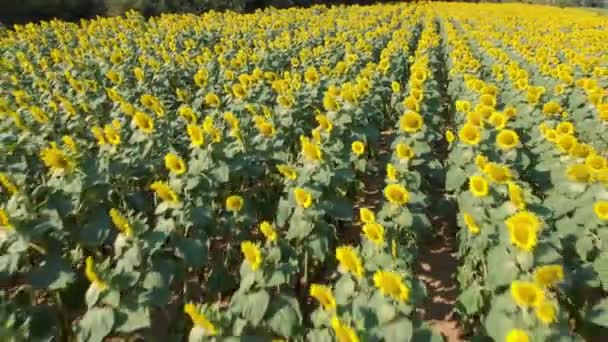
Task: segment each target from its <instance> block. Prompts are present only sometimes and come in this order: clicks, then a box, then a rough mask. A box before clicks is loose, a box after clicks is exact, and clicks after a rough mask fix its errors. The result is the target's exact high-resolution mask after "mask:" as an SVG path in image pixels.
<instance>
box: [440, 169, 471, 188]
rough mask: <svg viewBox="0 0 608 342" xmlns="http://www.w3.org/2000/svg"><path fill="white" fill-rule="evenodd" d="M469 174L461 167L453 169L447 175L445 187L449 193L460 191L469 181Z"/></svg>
mask: <svg viewBox="0 0 608 342" xmlns="http://www.w3.org/2000/svg"><path fill="white" fill-rule="evenodd" d="M467 178H468V177H467V174H466V172H464V170H463V169H461V168H459V167H452V168H450V169H449V170H448V172H447V173H446V175H445V187H446V190H448V191H454V190H458V189H460V188H461V187H462V185H463V184H464V183H465V182H466V180H467Z"/></svg>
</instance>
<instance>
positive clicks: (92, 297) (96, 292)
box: [84, 284, 105, 307]
mask: <svg viewBox="0 0 608 342" xmlns="http://www.w3.org/2000/svg"><path fill="white" fill-rule="evenodd" d="M103 291H105V290H102V289H101V288H100V287H99V286H97V285H94V284H91V285H90V286H89V288H88V289H87V292H86V293H85V295H84V301H85V303H87V306H88V307H93V306H94V305H95V304H97V301H98V300H99V297H100V296H101V294H102V293H103Z"/></svg>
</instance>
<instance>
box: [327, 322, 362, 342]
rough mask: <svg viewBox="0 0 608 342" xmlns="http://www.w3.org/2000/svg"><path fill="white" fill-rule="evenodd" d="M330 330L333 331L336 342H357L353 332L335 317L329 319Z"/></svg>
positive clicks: (357, 338)
mask: <svg viewBox="0 0 608 342" xmlns="http://www.w3.org/2000/svg"><path fill="white" fill-rule="evenodd" d="M331 328H332V329H333V330H334V334H336V340H337V341H338V342H359V337H357V333H356V332H355V330H353V328H351V327H349V326H348V325H346V324H344V323H343V322H341V321H340V319H339V318H338V317H336V316H334V317H333V318H332V319H331Z"/></svg>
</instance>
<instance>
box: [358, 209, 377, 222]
mask: <svg viewBox="0 0 608 342" xmlns="http://www.w3.org/2000/svg"><path fill="white" fill-rule="evenodd" d="M359 219H360V220H361V222H363V223H374V222H376V215H374V212H373V211H371V210H369V209H367V208H360V209H359Z"/></svg>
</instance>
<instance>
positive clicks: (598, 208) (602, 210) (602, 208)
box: [593, 201, 608, 221]
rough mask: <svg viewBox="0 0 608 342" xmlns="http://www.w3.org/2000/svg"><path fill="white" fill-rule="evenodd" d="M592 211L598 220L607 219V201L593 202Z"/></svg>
mask: <svg viewBox="0 0 608 342" xmlns="http://www.w3.org/2000/svg"><path fill="white" fill-rule="evenodd" d="M593 212H595V215H596V216H597V217H598V218H599V219H600V220H603V221H608V201H597V202H595V204H594V205H593Z"/></svg>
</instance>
